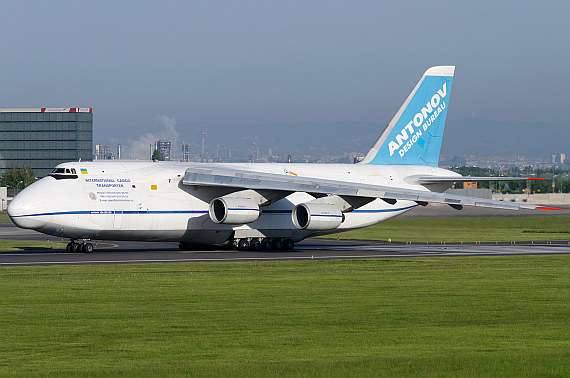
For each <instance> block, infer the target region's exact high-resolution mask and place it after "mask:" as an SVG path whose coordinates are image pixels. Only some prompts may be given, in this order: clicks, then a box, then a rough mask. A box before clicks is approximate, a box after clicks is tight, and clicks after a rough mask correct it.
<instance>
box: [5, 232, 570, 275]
mask: <svg viewBox="0 0 570 378" xmlns="http://www.w3.org/2000/svg"><path fill="white" fill-rule="evenodd" d="M0 239H2V240H33V241H47V240H49V241H51V242H66V241H65V240H62V239H60V238H54V237H48V236H46V235H43V234H40V233H38V232H35V231H30V230H22V229H19V228H17V227H15V226H13V225H12V224H2V225H0ZM529 254H530V255H543V254H570V244H568V242H566V241H565V242H552V244H549V243H547V242H543V243H534V244H531V243H526V244H516V245H511V244H510V243H499V244H498V245H497V244H491V243H490V244H480V245H475V244H464V245H460V244H453V245H426V244H411V245H406V244H388V243H385V242H368V241H346V240H325V239H308V240H305V241H303V242H300V243H297V244H296V245H295V249H294V250H292V251H258V252H256V251H246V252H240V251H236V250H232V249H213V250H203V251H179V250H178V244H177V243H173V242H161V243H158V242H157V243H149V242H123V241H121V242H99V243H97V245H96V248H95V250H94V252H93V253H89V254H85V253H67V252H66V251H65V250H63V249H62V250H46V251H41V250H33V249H30V250H27V251H23V252H0V266H26V265H86V264H90V265H92V264H136V263H175V262H206V261H208V262H214V261H219V262H222V261H280V260H331V259H386V258H402V257H406V258H415V257H430V256H487V255H529Z"/></svg>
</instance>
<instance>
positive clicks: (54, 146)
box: [0, 108, 93, 177]
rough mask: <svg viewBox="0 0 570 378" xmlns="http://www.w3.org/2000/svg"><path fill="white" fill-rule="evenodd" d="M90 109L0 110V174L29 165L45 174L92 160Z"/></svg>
mask: <svg viewBox="0 0 570 378" xmlns="http://www.w3.org/2000/svg"><path fill="white" fill-rule="evenodd" d="M92 151H93V111H92V108H26V109H0V175H3V174H4V172H5V171H6V169H11V168H16V167H20V168H21V167H29V168H31V169H33V170H34V173H35V174H36V177H44V176H47V175H48V174H49V172H50V171H51V170H52V169H53V167H55V166H56V165H58V164H60V163H63V162H67V161H77V160H79V159H81V160H91V158H92V154H93V152H92Z"/></svg>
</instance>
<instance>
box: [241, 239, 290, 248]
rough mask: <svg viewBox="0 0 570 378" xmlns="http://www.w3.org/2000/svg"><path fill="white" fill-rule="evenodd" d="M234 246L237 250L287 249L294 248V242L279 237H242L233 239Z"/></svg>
mask: <svg viewBox="0 0 570 378" xmlns="http://www.w3.org/2000/svg"><path fill="white" fill-rule="evenodd" d="M233 245H234V247H235V248H236V249H237V250H239V251H259V250H264V251H270V250H287V251H290V250H292V249H293V248H295V243H294V242H293V240H291V239H281V238H264V239H261V238H243V239H234V242H233Z"/></svg>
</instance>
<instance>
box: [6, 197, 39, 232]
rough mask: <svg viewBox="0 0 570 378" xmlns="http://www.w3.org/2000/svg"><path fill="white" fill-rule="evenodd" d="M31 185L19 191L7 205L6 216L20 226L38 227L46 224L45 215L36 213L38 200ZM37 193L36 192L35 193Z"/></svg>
mask: <svg viewBox="0 0 570 378" xmlns="http://www.w3.org/2000/svg"><path fill="white" fill-rule="evenodd" d="M29 189H32V188H31V187H29V188H26V189H24V190H23V191H21V192H20V193H19V194H18V195H17V196H16V197H14V199H13V200H12V201H10V204H9V205H8V209H7V212H8V216H9V217H10V219H11V220H12V222H14V224H15V225H16V226H18V227H21V228H30V229H34V230H35V229H39V228H41V227H43V226H45V224H46V221H47V219H46V216H42V214H38V213H37V206H35V205H37V204H38V200H37V199H35V195H34V190H29ZM36 194H37V193H36Z"/></svg>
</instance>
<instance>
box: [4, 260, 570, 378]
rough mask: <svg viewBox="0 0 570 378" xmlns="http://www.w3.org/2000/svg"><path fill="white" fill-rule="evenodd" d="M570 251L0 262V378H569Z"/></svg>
mask: <svg viewBox="0 0 570 378" xmlns="http://www.w3.org/2000/svg"><path fill="white" fill-rule="evenodd" d="M569 268H570V256H511V257H469V258H450V257H447V258H435V257H434V258H420V259H388V260H351V261H348V260H337V261H317V260H313V261H297V262H263V263H256V262H251V263H193V264H150V265H99V266H65V267H60V266H54V267H11V268H1V269H0V272H1V274H0V287H1V288H2V295H1V296H0V340H1V342H0V375H30V374H33V375H37V374H42V375H48V376H49V375H53V376H56V375H57V376H59V375H62V374H66V375H94V374H95V375H97V374H103V375H133V376H134V375H137V376H139V375H232V376H252V375H274V376H275V375H277V376H283V375H293V376H323V377H324V376H362V375H366V376H369V375H375V376H376V375H387V376H395V375H398V376H400V375H406V376H410V375H411V376H450V375H452V376H517V377H518V376H568V375H570V337H569V335H570V333H569V331H570V329H569V327H570V323H569V321H568V319H570V295H569V294H570V291H569V289H570V269H569Z"/></svg>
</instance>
